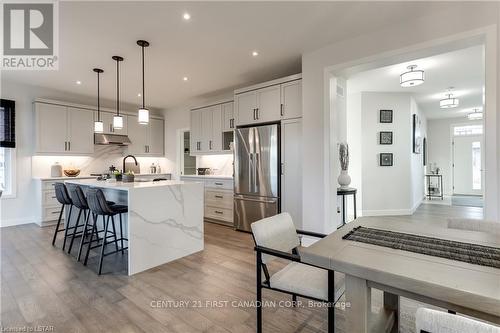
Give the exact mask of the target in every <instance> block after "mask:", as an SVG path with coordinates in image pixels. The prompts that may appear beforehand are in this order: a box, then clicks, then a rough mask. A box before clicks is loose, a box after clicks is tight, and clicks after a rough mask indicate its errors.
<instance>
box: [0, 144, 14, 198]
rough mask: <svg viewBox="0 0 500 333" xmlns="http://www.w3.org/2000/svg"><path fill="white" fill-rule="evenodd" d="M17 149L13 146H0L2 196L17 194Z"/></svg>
mask: <svg viewBox="0 0 500 333" xmlns="http://www.w3.org/2000/svg"><path fill="white" fill-rule="evenodd" d="M15 155H16V151H15V149H12V148H0V190H1V191H2V198H5V197H13V196H15V194H16V193H15V176H16V175H15V170H16V169H15V161H16V156H15Z"/></svg>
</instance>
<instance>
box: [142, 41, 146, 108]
mask: <svg viewBox="0 0 500 333" xmlns="http://www.w3.org/2000/svg"><path fill="white" fill-rule="evenodd" d="M145 100H146V97H145V96H144V46H142V108H143V109H145V108H146V105H145V104H146V103H145Z"/></svg>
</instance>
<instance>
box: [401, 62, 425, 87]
mask: <svg viewBox="0 0 500 333" xmlns="http://www.w3.org/2000/svg"><path fill="white" fill-rule="evenodd" d="M407 68H408V69H409V71H408V72H404V73H403V74H401V75H400V76H399V84H400V85H401V87H415V86H418V85H420V84H422V83H424V71H422V70H415V68H417V65H410V66H408V67H407Z"/></svg>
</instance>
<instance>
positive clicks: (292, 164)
mask: <svg viewBox="0 0 500 333" xmlns="http://www.w3.org/2000/svg"><path fill="white" fill-rule="evenodd" d="M281 211H282V212H287V213H289V214H290V215H291V216H292V219H293V222H294V224H295V227H297V228H298V229H301V228H302V119H292V120H283V121H282V122H281Z"/></svg>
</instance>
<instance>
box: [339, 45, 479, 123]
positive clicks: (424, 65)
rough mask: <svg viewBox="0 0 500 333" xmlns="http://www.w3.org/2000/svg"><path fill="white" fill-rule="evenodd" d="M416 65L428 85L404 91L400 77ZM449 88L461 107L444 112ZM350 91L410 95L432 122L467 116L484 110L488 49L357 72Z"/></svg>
mask: <svg viewBox="0 0 500 333" xmlns="http://www.w3.org/2000/svg"><path fill="white" fill-rule="evenodd" d="M413 64H415V65H417V66H418V67H417V69H423V70H424V71H425V82H424V83H423V84H421V85H419V86H416V87H408V88H403V87H401V86H400V85H399V75H400V74H401V73H403V72H406V71H407V69H406V68H407V66H409V65H413ZM449 87H454V91H453V94H454V97H458V98H459V100H460V104H459V106H458V107H456V108H452V109H441V108H440V107H439V101H440V100H441V99H443V98H445V93H446V90H447V88H449ZM347 91H348V93H355V92H361V91H377V92H409V93H412V94H413V96H414V98H415V101H416V102H417V104H418V105H419V107H420V108H421V109H422V110H423V112H424V113H425V115H426V117H427V118H428V119H439V118H454V117H462V116H463V117H466V116H467V114H468V113H470V112H472V109H474V108H481V109H482V107H483V91H484V49H483V46H474V47H469V48H466V49H461V50H458V51H453V52H449V53H444V54H440V55H436V56H432V57H428V58H422V59H417V60H415V61H411V62H407V63H402V64H397V65H392V66H387V67H381V68H377V69H373V70H369V71H365V72H361V73H357V74H354V75H352V76H351V77H349V78H348V80H347Z"/></svg>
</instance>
